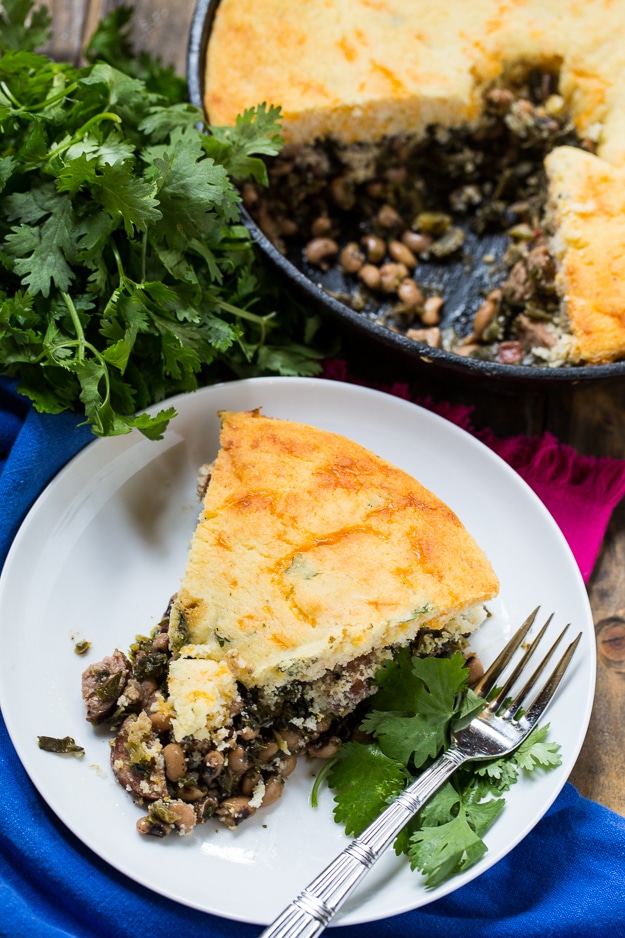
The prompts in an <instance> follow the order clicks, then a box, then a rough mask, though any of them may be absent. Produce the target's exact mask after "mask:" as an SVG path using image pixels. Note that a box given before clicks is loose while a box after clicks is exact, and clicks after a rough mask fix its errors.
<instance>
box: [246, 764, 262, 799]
mask: <svg viewBox="0 0 625 938" xmlns="http://www.w3.org/2000/svg"><path fill="white" fill-rule="evenodd" d="M260 777H261V776H260V772H259V770H258V769H257V768H253V769H249V771H247V772H246V773H245V775H244V776H243V778H242V779H241V791H242V793H243V794H244V795H253V794H254V789H255V788H256V786H257V785H258V783H259V782H260Z"/></svg>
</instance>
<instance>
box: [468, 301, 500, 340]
mask: <svg viewBox="0 0 625 938" xmlns="http://www.w3.org/2000/svg"><path fill="white" fill-rule="evenodd" d="M496 312H497V304H496V303H493V302H492V300H484V302H483V303H482V305H481V306H480V307H479V309H477V310H476V312H475V316H474V317H473V335H474V336H475V338H476V339H481V337H482V335H483V334H484V330H485V329H486V327H487V326H488V325H490V323H491V322H492V321H493V316H494V315H495V313H496Z"/></svg>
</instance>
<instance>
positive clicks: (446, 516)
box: [170, 410, 498, 689]
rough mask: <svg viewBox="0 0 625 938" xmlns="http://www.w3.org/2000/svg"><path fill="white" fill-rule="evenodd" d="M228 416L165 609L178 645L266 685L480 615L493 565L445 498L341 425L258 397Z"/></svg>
mask: <svg viewBox="0 0 625 938" xmlns="http://www.w3.org/2000/svg"><path fill="white" fill-rule="evenodd" d="M221 417H222V431H221V449H220V452H219V455H218V457H217V460H216V462H215V464H214V466H213V469H212V476H211V481H210V485H209V486H208V489H207V492H206V496H205V500H204V509H203V512H202V515H201V517H200V521H199V524H198V526H197V529H196V531H195V534H194V537H193V540H192V544H191V548H190V553H189V559H188V565H187V569H186V572H185V575H184V578H183V580H182V583H181V587H180V590H179V592H178V595H177V597H176V599H175V601H174V603H173V606H172V611H171V620H170V640H171V642H172V643H173V646H174V647H175V648H176V649H178V653H179V654H180V655H181V656H183V657H184V656H185V655H188V656H189V657H196V656H200V655H201V656H202V657H207V658H211V659H212V660H214V661H224V662H227V663H228V665H229V667H230V668H231V669H232V671H233V674H234V675H235V676H236V678H237V680H238V681H239V682H240V683H241V684H243V685H244V686H248V687H254V686H255V687H264V688H269V689H271V688H276V687H279V686H282V685H285V684H288V683H290V682H292V681H293V680H298V681H304V682H309V681H314V680H315V679H317V678H319V677H320V676H321V675H322V674H324V673H325V672H326V671H328V670H329V669H333V668H337V667H341V666H344V665H346V664H347V663H348V662H350V661H352V660H353V659H355V658H358V657H360V656H365V655H368V654H369V653H371V652H372V651H374V650H376V649H381V648H384V647H388V646H391V645H396V644H406V643H408V642H409V641H410V640H411V639H413V638H414V636H415V635H416V634H417V632H418V631H419V630H421V629H423V628H424V627H427V628H431V629H441V628H442V627H443V626H445V625H447V624H448V623H449V622H450V620H454V618H455V617H458V623H457V630H458V632H459V633H462V632H469V631H471V630H472V629H473V628H475V627H477V625H479V623H480V622H481V621H482V619H483V618H484V613H483V611H482V610H481V609H480V614H475V612H474V607H476V606H479V604H482V603H484V602H485V601H486V600H488V599H490V598H492V597H493V596H494V595H496V593H497V591H498V581H497V577H496V575H495V573H494V571H493V569H492V567H491V565H490V563H489V561H488V560H487V559H486V557H485V555H484V553H483V552H482V550H481V549H480V548H479V547H478V545H477V544H476V543H475V541H474V540H473V538H472V537H471V535H470V534H469V533H468V532H467V530H466V529H465V528H464V526H463V525H462V523H461V522H460V520H459V519H458V518H457V516H456V515H455V514H454V513H453V512H452V511H451V509H450V508H448V507H447V506H446V505H445V504H443V502H442V501H440V499H438V498H437V497H436V496H434V495H433V494H432V493H431V492H429V491H427V490H426V489H425V488H424V487H423V486H422V485H420V484H419V483H418V482H417V481H416V480H415V479H413V478H412V477H411V476H409V475H408V474H407V473H405V472H403V471H402V470H400V469H398V468H395V467H394V466H392V465H390V464H389V463H388V462H386V461H385V460H383V459H381V458H379V457H378V456H376V455H374V454H373V453H371V452H369V451H368V450H366V449H364V448H363V447H361V446H359V445H358V444H356V443H354V442H352V441H350V440H348V439H346V438H345V437H343V436H339V435H337V434H334V433H330V432H326V431H324V430H320V429H316V428H313V427H309V426H305V425H303V424H299V423H294V422H290V421H286V420H278V419H273V418H270V417H265V416H262V415H261V414H260V412H259V411H257V410H255V411H250V412H245V413H224V414H222V415H221ZM464 614H467V617H466V619H463V615H464Z"/></svg>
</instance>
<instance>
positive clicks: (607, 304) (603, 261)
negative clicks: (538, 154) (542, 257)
mask: <svg viewBox="0 0 625 938" xmlns="http://www.w3.org/2000/svg"><path fill="white" fill-rule="evenodd" d="M546 168H547V174H548V177H549V189H550V211H551V213H552V216H553V223H554V224H553V231H554V235H553V237H552V238H551V248H552V252H553V254H554V256H555V258H556V260H557V263H558V286H559V292H560V294H561V296H562V297H563V301H564V304H565V309H566V312H567V314H568V316H569V319H570V320H571V323H572V325H573V331H574V335H575V343H576V345H575V354H576V357H578V358H580V359H583V360H584V361H587V362H594V363H600V362H605V361H611V360H614V359H617V358H622V357H623V356H624V355H625V250H624V248H625V170H624V169H622V168H616V167H614V166H611V165H610V164H609V163H607V162H606V161H605V160H598V159H596V158H595V157H593V156H592V155H591V154H589V153H584V151H583V150H579V149H577V148H574V147H558V148H557V149H556V150H553V151H552V153H550V154H549V156H548V157H547V159H546Z"/></svg>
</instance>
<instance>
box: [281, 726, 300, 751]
mask: <svg viewBox="0 0 625 938" xmlns="http://www.w3.org/2000/svg"><path fill="white" fill-rule="evenodd" d="M280 738H281V739H282V740H283V741H284V742H285V743H286V747H287V749H288V750H289V752H300V750H301V749H302V748H303V745H304V740H303V738H302V734H301V733H298V732H297V730H289V729H286V730H280Z"/></svg>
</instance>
